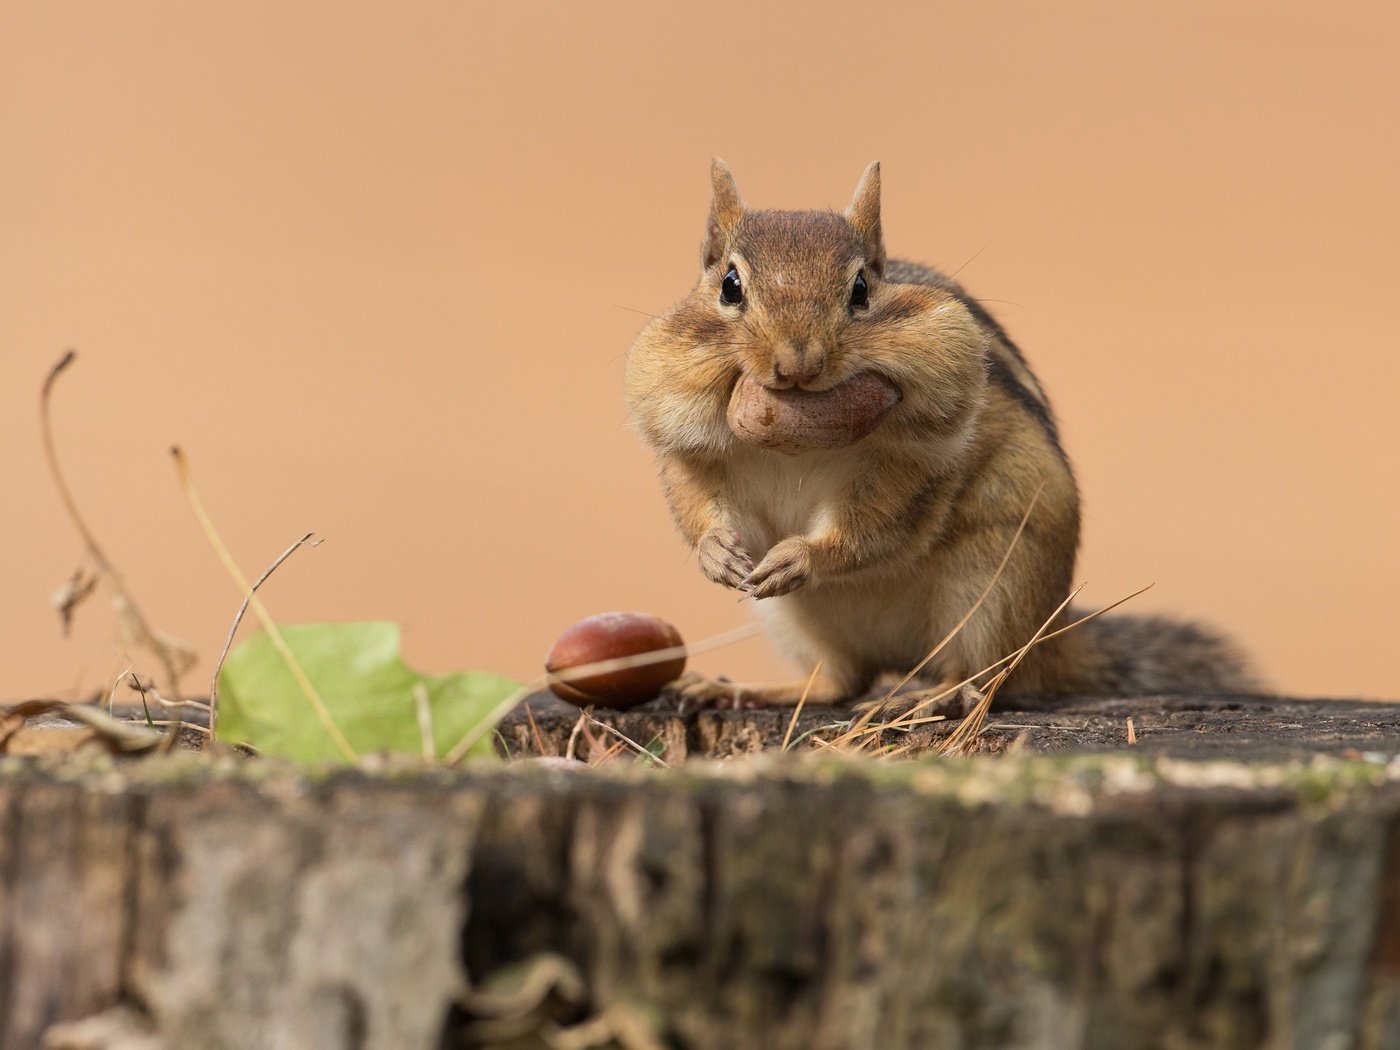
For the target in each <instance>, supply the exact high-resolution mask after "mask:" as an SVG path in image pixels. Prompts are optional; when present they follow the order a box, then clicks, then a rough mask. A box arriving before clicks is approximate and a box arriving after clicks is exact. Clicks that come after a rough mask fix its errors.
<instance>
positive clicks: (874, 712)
mask: <svg viewBox="0 0 1400 1050" xmlns="http://www.w3.org/2000/svg"><path fill="white" fill-rule="evenodd" d="M1044 491H1045V482H1043V481H1042V482H1041V483H1040V484H1039V485H1037V486H1036V490H1035V492H1034V493H1032V494H1031V498H1030V502H1029V503H1027V504H1026V510H1025V513H1023V514H1022V515H1021V521H1020V523H1019V524H1018V525H1017V526H1016V531H1015V532H1014V533H1013V534H1012V536H1011V542H1010V543H1008V544H1007V545H1006V551H1005V553H1003V554H1002V556H1001V561H1000V562H998V563H997V567H996V571H995V572H993V573H992V578H991V579H990V580H988V581H987V585H986V586H985V587H983V588H982V593H981V594H979V595H978V596H977V600H976V601H975V602H973V603H972V608H970V609H968V610H967V612H966V613H964V614H963V617H962V619H960V620H959V621H958V622H957V623H955V624H954V625H953V627H952V629H951V630H950V631H949V632H948V633H947V634H945V635H944V636H943V637H942V638H941V639H940V640H939V642H938V644H937V645H935V646H934V647H933V648H932V649H930V650H929V651H928V653H927V654H925V656H924V658H923V659H922V660H920V661H919V662H918V663H916V664H915V665H914V666H913V667H912V668H910V669H909V672H908V673H907V674H906V675H905V676H904V677H903V678H901V679H900V680H899V682H898V683H897V684H896V685H895V686H894V687H893V688H891V689H890V690H889V692H887V693H886V694H885V695H884V696H883V697H882V698H881V699H880V700H878V701H876V702H875V703H873V704H871V705H870V706H869V707H868V708H867V709H866V710H865V711H862V712H861V713H860V715H859V716H857V717H856V718H855V720H854V721H852V723H851V729H850V731H849V735H850V736H851V737H852V738H854V736H855V735H856V734H858V732H859V731H860V730H861V729H862V728H863V727H865V726H867V725H869V724H870V723H871V722H872V721H874V720H875V718H877V717H878V716H879V715H880V713H881V711H883V710H884V709H885V708H886V705H888V704H889V702H890V700H891V699H893V697H894V695H895V694H896V693H898V692H899V691H900V690H901V689H903V688H904V687H905V686H906V685H908V684H909V683H910V682H912V681H913V680H914V678H915V676H917V675H918V673H919V672H920V671H922V670H923V669H924V668H925V667H927V666H928V665H929V663H930V661H932V660H933V658H934V657H936V656H937V655H938V654H939V653H941V652H942V651H943V650H944V648H945V647H946V646H947V645H948V643H949V642H951V641H952V640H953V639H954V638H956V637H957V636H958V632H959V631H961V630H962V629H963V628H964V627H966V626H967V624H968V622H969V621H970V620H971V619H972V617H973V616H974V615H976V613H977V610H978V609H980V608H982V605H983V603H985V602H986V600H987V598H988V596H989V595H990V594H991V593H992V590H993V588H995V587H996V585H997V583H998V582H999V581H1000V580H1001V576H1002V573H1004V572H1005V571H1006V566H1007V564H1008V563H1009V562H1010V561H1011V554H1012V552H1013V551H1015V550H1016V545H1017V544H1018V543H1020V542H1021V536H1022V534H1024V533H1025V531H1026V525H1027V523H1028V522H1029V521H1030V520H1031V513H1032V512H1033V511H1034V510H1035V507H1036V504H1037V503H1039V502H1040V495H1041V493H1042V492H1044ZM949 695H951V694H949ZM935 702H937V700H932V701H929V702H928V703H926V704H925V705H924V707H923V709H924V710H927V709H928V707H929V706H931V704H932V703H935Z"/></svg>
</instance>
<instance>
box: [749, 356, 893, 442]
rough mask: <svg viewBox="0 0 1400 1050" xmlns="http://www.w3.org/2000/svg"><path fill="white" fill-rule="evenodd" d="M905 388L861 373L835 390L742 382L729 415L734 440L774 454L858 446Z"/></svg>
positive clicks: (754, 381) (871, 373) (876, 376)
mask: <svg viewBox="0 0 1400 1050" xmlns="http://www.w3.org/2000/svg"><path fill="white" fill-rule="evenodd" d="M900 397H901V395H900V392H899V388H898V387H896V386H895V385H894V384H893V383H891V382H890V381H889V380H888V379H885V378H884V377H883V376H878V375H876V374H875V373H874V372H857V373H856V374H855V375H853V376H851V377H850V378H849V379H847V380H844V381H843V382H841V383H838V384H837V385H836V386H834V387H832V388H831V389H830V390H816V391H813V390H802V389H800V388H797V387H793V388H790V389H788V390H772V389H770V388H768V387H766V386H764V385H763V384H762V383H760V382H759V381H758V380H756V379H755V378H754V377H753V376H751V375H749V374H747V373H745V374H744V375H742V376H740V377H739V382H738V383H737V384H735V386H734V392H733V393H732V394H731V395H730V396H729V412H728V414H727V416H726V418H727V420H728V422H729V429H730V430H732V431H733V432H734V436H735V437H737V438H739V440H741V441H746V442H748V443H749V444H750V445H757V446H758V447H759V448H766V449H771V450H773V451H774V452H807V451H813V450H818V449H832V448H842V447H844V446H846V445H853V444H855V443H856V442H857V441H859V440H860V439H861V438H863V437H865V435H866V434H869V433H870V432H871V431H872V430H874V429H875V428H876V427H877V426H879V425H880V421H881V420H883V419H884V418H885V416H886V414H888V413H889V411H890V409H892V408H894V406H895V405H897V404H899V400H900Z"/></svg>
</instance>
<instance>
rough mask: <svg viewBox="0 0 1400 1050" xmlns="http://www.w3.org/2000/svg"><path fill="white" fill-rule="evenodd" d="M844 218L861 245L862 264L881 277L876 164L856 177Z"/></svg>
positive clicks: (882, 251)
mask: <svg viewBox="0 0 1400 1050" xmlns="http://www.w3.org/2000/svg"><path fill="white" fill-rule="evenodd" d="M846 218H847V219H849V220H850V222H851V225H852V226H854V227H855V228H856V232H857V233H858V234H860V236H861V240H863V241H864V242H865V263H866V265H867V266H869V267H870V269H872V270H874V271H875V273H876V274H878V275H879V276H881V277H883V276H884V274H885V237H884V234H883V233H882V232H881V230H880V162H879V161H878V160H877V161H873V162H872V163H871V165H870V167H868V168H866V169H865V174H864V175H862V176H861V177H860V185H859V186H857V187H856V195H855V196H854V197H852V198H851V206H850V207H849V208H847V209H846Z"/></svg>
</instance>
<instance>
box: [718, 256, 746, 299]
mask: <svg viewBox="0 0 1400 1050" xmlns="http://www.w3.org/2000/svg"><path fill="white" fill-rule="evenodd" d="M719 298H720V302H723V303H727V304H729V305H730V306H738V305H739V304H740V303H742V302H743V301H744V286H743V284H741V283H740V281H739V271H738V270H736V269H735V268H734V267H732V266H731V267H730V268H729V272H728V273H726V274H725V275H724V280H723V281H721V282H720V286H719Z"/></svg>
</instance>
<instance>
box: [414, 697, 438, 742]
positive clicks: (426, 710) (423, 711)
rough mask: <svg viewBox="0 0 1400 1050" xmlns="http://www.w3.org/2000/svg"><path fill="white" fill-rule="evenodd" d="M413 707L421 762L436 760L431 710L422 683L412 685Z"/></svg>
mask: <svg viewBox="0 0 1400 1050" xmlns="http://www.w3.org/2000/svg"><path fill="white" fill-rule="evenodd" d="M413 706H414V707H415V708H416V709H417V711H418V738H419V740H420V741H421V742H422V746H423V761H424V762H431V761H432V760H433V759H435V758H437V745H436V744H435V743H434V742H433V708H432V705H431V704H430V703H428V687H427V686H426V685H424V684H423V683H422V682H414V683H413Z"/></svg>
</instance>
